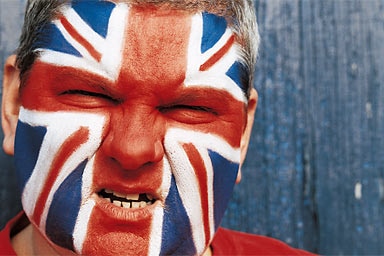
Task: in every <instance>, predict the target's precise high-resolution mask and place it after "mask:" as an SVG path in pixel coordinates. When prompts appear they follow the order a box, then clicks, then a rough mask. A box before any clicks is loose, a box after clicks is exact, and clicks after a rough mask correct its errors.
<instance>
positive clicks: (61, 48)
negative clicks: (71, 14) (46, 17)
mask: <svg viewBox="0 0 384 256" xmlns="http://www.w3.org/2000/svg"><path fill="white" fill-rule="evenodd" d="M33 48H34V49H38V48H41V49H48V50H52V51H57V52H62V53H67V54H71V55H74V56H77V57H81V54H80V53H79V52H78V51H77V50H76V49H75V48H73V46H72V45H71V44H70V43H68V41H67V40H66V39H65V38H64V37H63V35H62V34H61V32H60V30H59V29H58V28H57V27H56V25H55V24H52V23H50V24H48V25H46V26H45V27H44V28H43V29H42V30H41V33H40V34H39V36H38V38H37V40H36V42H35V43H34V45H33Z"/></svg>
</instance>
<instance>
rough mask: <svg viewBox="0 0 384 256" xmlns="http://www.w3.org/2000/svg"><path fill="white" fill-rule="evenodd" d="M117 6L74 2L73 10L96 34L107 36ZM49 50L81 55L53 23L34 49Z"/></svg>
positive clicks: (46, 28)
mask: <svg viewBox="0 0 384 256" xmlns="http://www.w3.org/2000/svg"><path fill="white" fill-rule="evenodd" d="M115 6H116V5H115V4H114V3H112V2H109V1H84V0H82V1H79V0H78V1H73V2H72V6H71V7H72V8H73V9H74V10H75V11H76V12H77V14H78V15H79V16H80V17H81V19H83V21H84V22H85V23H87V24H88V25H89V26H90V27H91V28H92V29H93V30H94V31H95V32H96V33H98V34H99V35H100V36H102V37H104V38H105V37H106V36H107V32H108V25H109V18H110V15H111V13H112V10H113V8H114V7H115ZM38 48H41V49H48V50H53V51H57V52H62V53H66V54H70V55H74V56H77V57H81V54H80V53H79V52H78V51H77V50H76V49H75V48H74V47H73V46H72V45H71V44H70V43H68V41H67V40H66V39H65V38H64V37H63V35H62V34H61V32H60V30H59V29H58V28H57V26H56V25H55V24H53V23H49V24H47V25H46V26H44V27H43V28H42V29H41V30H40V33H39V34H38V36H37V38H36V42H35V43H34V44H33V49H38Z"/></svg>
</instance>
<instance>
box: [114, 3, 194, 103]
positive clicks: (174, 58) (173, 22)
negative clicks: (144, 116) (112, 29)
mask: <svg viewBox="0 0 384 256" xmlns="http://www.w3.org/2000/svg"><path fill="white" fill-rule="evenodd" d="M128 23H129V25H128V26H127V30H126V35H127V37H126V42H125V45H124V53H123V56H124V58H123V63H122V70H121V74H120V79H119V81H118V85H119V86H120V85H121V87H122V88H125V89H126V90H129V91H130V92H131V93H138V94H142V93H143V94H144V95H145V94H149V93H153V91H155V92H156V94H158V95H162V97H166V94H167V93H169V92H167V91H169V88H172V89H171V91H174V90H175V89H176V88H177V87H181V86H182V82H183V81H184V79H185V73H186V69H187V58H186V56H187V49H188V43H189V35H190V29H191V16H190V15H189V14H187V13H185V12H178V11H172V13H170V12H169V10H168V11H166V10H157V9H156V10H153V9H143V8H132V9H131V10H130V14H129V20H128ZM149 103H150V102H149Z"/></svg>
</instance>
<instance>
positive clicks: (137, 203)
mask: <svg viewBox="0 0 384 256" xmlns="http://www.w3.org/2000/svg"><path fill="white" fill-rule="evenodd" d="M99 195H100V196H101V197H103V198H105V199H106V200H108V201H110V202H111V203H113V204H114V205H116V206H120V207H124V208H141V207H145V206H147V205H151V204H152V203H154V200H153V196H151V195H149V194H122V193H118V192H114V191H112V190H108V189H103V190H101V191H100V192H99Z"/></svg>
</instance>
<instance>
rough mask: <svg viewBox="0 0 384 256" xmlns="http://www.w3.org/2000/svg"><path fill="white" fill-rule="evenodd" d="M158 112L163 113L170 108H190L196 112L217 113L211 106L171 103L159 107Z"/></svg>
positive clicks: (170, 109)
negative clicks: (170, 104)
mask: <svg viewBox="0 0 384 256" xmlns="http://www.w3.org/2000/svg"><path fill="white" fill-rule="evenodd" d="M159 110H160V112H162V113H165V112H168V111H172V110H191V111H198V112H207V113H211V114H214V115H217V112H216V111H214V110H213V109H212V108H209V107H204V106H194V105H183V104H179V105H172V106H166V107H160V108H159Z"/></svg>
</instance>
